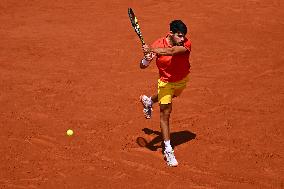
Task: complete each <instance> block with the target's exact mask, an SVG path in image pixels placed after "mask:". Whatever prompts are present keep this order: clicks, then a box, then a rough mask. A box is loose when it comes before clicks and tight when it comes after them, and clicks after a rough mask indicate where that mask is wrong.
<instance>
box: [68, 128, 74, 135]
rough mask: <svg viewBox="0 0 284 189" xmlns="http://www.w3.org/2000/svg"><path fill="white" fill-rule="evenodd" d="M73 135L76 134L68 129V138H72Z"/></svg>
mask: <svg viewBox="0 0 284 189" xmlns="http://www.w3.org/2000/svg"><path fill="white" fill-rule="evenodd" d="M73 133H74V132H73V131H72V130H71V129H68V130H67V132H66V134H67V135H68V136H72V135H73Z"/></svg>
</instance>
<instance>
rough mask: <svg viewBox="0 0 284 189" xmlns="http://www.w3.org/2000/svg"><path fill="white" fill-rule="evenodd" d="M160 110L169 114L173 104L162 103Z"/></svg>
mask: <svg viewBox="0 0 284 189" xmlns="http://www.w3.org/2000/svg"><path fill="white" fill-rule="evenodd" d="M160 112H161V113H163V114H164V115H169V114H170V113H171V112H172V104H171V103H169V104H160Z"/></svg>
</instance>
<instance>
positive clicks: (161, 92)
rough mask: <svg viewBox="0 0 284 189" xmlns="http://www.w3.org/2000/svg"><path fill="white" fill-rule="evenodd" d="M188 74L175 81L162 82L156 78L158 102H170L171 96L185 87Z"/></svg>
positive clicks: (177, 94)
mask: <svg viewBox="0 0 284 189" xmlns="http://www.w3.org/2000/svg"><path fill="white" fill-rule="evenodd" d="M187 82H188V76H186V77H185V78H184V79H182V80H180V81H177V82H163V81H161V80H160V79H159V80H158V100H159V103H160V104H170V103H172V98H173V97H174V96H175V97H177V96H179V95H180V94H181V93H182V91H183V90H184V89H185V87H186V83H187Z"/></svg>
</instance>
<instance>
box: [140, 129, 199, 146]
mask: <svg viewBox="0 0 284 189" xmlns="http://www.w3.org/2000/svg"><path fill="white" fill-rule="evenodd" d="M142 131H143V132H144V133H145V134H147V135H154V136H155V135H156V137H155V138H153V139H152V140H151V141H149V142H147V141H146V139H144V138H143V137H138V138H137V139H136V142H137V144H138V145H139V146H141V147H146V148H148V149H149V150H151V151H157V150H158V149H164V143H163V137H162V133H161V132H159V131H154V130H152V129H149V128H144V129H142ZM195 138H196V134H195V133H192V132H190V131H179V132H174V133H171V144H172V147H173V148H175V147H176V146H178V145H181V144H184V143H186V142H188V141H190V140H193V139H195Z"/></svg>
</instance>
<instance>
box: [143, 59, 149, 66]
mask: <svg viewBox="0 0 284 189" xmlns="http://www.w3.org/2000/svg"><path fill="white" fill-rule="evenodd" d="M150 62H151V61H149V60H145V59H144V58H143V59H142V60H141V63H142V64H143V65H144V66H148V65H149V64H150Z"/></svg>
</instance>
